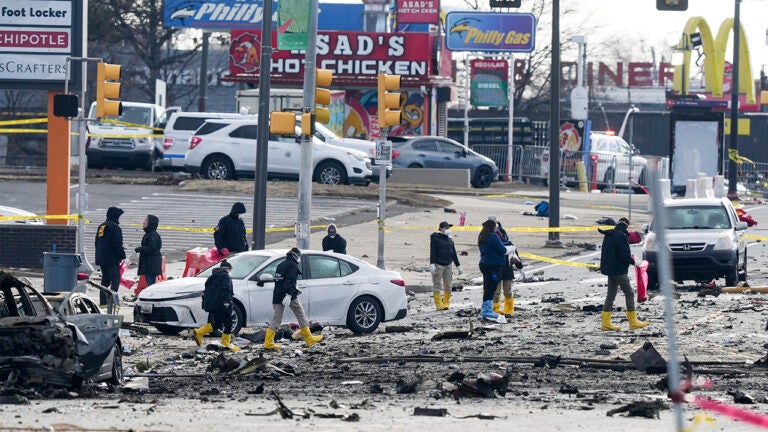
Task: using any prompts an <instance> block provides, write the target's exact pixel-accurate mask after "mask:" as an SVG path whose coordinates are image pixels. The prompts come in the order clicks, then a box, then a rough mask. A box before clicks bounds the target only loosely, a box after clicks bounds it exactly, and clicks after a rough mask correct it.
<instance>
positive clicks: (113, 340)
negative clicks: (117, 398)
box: [0, 270, 123, 389]
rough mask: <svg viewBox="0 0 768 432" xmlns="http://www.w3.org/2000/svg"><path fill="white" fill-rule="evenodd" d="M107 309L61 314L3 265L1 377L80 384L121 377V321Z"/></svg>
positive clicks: (20, 382)
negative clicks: (5, 270)
mask: <svg viewBox="0 0 768 432" xmlns="http://www.w3.org/2000/svg"><path fill="white" fill-rule="evenodd" d="M122 321H123V318H122V316H119V315H110V314H103V313H92V311H91V313H77V312H76V313H74V314H62V313H61V312H57V311H55V310H54V309H53V308H52V307H51V305H50V303H48V301H47V300H46V299H45V297H43V296H42V295H41V293H40V292H38V291H37V290H36V289H35V288H33V287H32V286H30V285H29V284H27V283H24V282H23V281H22V280H20V279H18V278H16V277H14V276H13V275H11V274H8V273H6V272H3V271H1V270H0V382H2V383H4V385H5V386H6V387H13V386H18V387H28V386H54V387H66V388H70V389H76V388H79V387H80V386H81V385H82V384H83V383H86V382H108V383H110V384H114V385H117V384H119V383H120V381H121V380H122V374H123V373H122V346H121V343H120V338H119V336H120V334H119V333H120V326H121V324H122Z"/></svg>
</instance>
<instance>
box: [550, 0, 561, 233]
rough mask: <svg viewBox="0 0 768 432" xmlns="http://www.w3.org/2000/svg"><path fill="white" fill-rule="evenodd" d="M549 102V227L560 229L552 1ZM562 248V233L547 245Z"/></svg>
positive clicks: (555, 1) (556, 31)
mask: <svg viewBox="0 0 768 432" xmlns="http://www.w3.org/2000/svg"><path fill="white" fill-rule="evenodd" d="M549 98H550V101H549V227H550V228H559V227H560V0H552V68H551V70H550V96H549ZM546 245H547V246H551V247H562V245H563V244H562V243H561V242H560V233H559V232H557V231H554V232H550V233H549V240H547V243H546Z"/></svg>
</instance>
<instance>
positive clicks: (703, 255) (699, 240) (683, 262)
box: [643, 198, 747, 289]
mask: <svg viewBox="0 0 768 432" xmlns="http://www.w3.org/2000/svg"><path fill="white" fill-rule="evenodd" d="M664 207H665V208H666V209H667V231H666V240H667V245H664V246H662V245H660V244H659V242H658V240H657V237H656V230H657V229H658V227H657V226H656V225H655V222H654V223H651V225H650V226H648V227H646V232H647V233H648V235H646V237H645V243H644V244H643V259H646V260H648V263H649V264H650V265H649V267H648V286H649V288H650V289H655V288H656V287H657V286H658V281H659V279H658V258H657V256H658V251H659V248H660V247H667V248H669V252H670V255H671V257H672V279H673V280H676V281H685V280H693V281H697V282H710V281H712V280H713V279H717V278H720V277H724V278H725V284H726V285H727V286H734V285H736V284H737V283H738V281H746V280H747V245H746V240H745V239H744V234H745V230H746V229H747V224H746V223H745V222H741V221H739V218H738V216H737V214H736V210H735V209H734V208H733V205H732V204H731V202H730V201H728V199H727V198H721V199H717V198H689V199H679V200H666V201H665V202H664Z"/></svg>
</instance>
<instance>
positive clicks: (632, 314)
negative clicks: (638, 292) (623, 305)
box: [627, 311, 651, 330]
mask: <svg viewBox="0 0 768 432" xmlns="http://www.w3.org/2000/svg"><path fill="white" fill-rule="evenodd" d="M627 321H629V329H630V330H637V329H641V328H643V327H648V325H650V324H651V323H650V322H649V321H640V320H638V319H637V311H627Z"/></svg>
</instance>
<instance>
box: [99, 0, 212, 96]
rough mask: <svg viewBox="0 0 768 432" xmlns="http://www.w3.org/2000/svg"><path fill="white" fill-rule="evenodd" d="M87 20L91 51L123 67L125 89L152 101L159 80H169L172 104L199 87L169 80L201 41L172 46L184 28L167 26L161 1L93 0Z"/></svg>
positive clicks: (194, 54) (194, 53) (187, 62)
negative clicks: (182, 46) (180, 47)
mask: <svg viewBox="0 0 768 432" xmlns="http://www.w3.org/2000/svg"><path fill="white" fill-rule="evenodd" d="M88 21H89V22H88V38H89V51H91V53H92V55H101V57H103V58H104V59H105V60H106V61H109V62H114V63H119V64H121V65H122V66H123V69H122V79H121V82H122V83H123V88H126V87H131V89H132V90H134V91H138V92H139V94H141V95H142V96H145V97H146V98H147V99H148V100H154V97H155V82H156V80H157V79H162V80H166V81H167V101H168V103H169V104H171V105H173V104H174V103H175V101H176V99H177V98H185V97H188V96H189V93H192V92H195V91H197V89H196V88H195V87H194V86H188V85H187V86H185V85H177V84H176V82H175V80H169V79H168V78H169V77H171V76H172V74H173V73H174V71H178V70H180V69H184V68H187V67H189V66H190V65H191V64H192V63H193V62H194V60H195V59H196V58H197V52H198V51H199V48H200V46H201V43H202V42H201V41H200V40H196V41H195V43H194V45H193V46H192V47H191V48H190V49H187V50H178V49H176V48H175V47H174V46H173V42H174V39H175V37H176V36H178V35H179V34H180V32H181V29H177V28H167V27H164V26H163V2H162V1H161V0H138V1H133V0H109V1H107V2H89V20H88Z"/></svg>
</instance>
